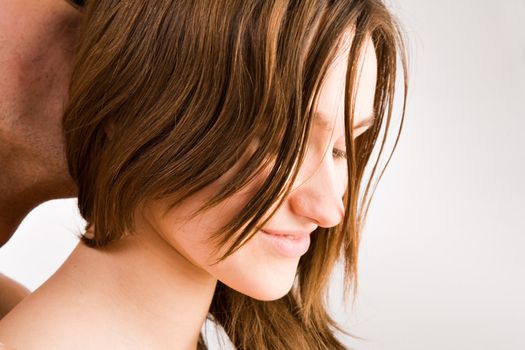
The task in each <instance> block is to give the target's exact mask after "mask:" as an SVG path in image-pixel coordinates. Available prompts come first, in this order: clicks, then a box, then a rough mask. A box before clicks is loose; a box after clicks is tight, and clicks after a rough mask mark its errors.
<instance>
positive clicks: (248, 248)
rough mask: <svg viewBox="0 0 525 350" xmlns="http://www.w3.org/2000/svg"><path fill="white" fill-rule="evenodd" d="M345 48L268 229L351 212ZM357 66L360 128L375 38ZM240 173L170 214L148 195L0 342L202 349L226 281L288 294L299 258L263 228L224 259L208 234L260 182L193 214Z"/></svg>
mask: <svg viewBox="0 0 525 350" xmlns="http://www.w3.org/2000/svg"><path fill="white" fill-rule="evenodd" d="M347 55H348V51H347V48H344V49H342V50H341V51H340V52H339V53H338V58H337V59H336V60H335V61H334V63H333V64H332V65H331V68H330V70H329V71H328V73H327V74H328V75H327V77H326V80H325V81H324V83H323V85H322V87H321V95H320V98H319V101H318V104H317V105H316V110H317V112H318V113H320V114H323V115H324V118H325V122H324V123H323V122H322V121H321V120H320V119H318V120H316V122H315V123H314V124H313V128H312V134H311V137H310V140H309V144H308V150H307V156H306V158H305V161H304V163H303V165H302V166H301V168H300V171H299V174H298V177H297V180H296V182H295V183H294V186H293V190H292V192H291V193H290V195H289V196H288V197H286V198H285V200H284V202H283V204H282V205H281V206H280V207H279V208H278V209H277V211H276V213H275V214H274V215H273V216H272V217H271V218H270V219H269V221H268V222H267V223H266V224H265V225H264V227H263V230H291V231H294V232H297V231H304V232H307V233H309V232H311V231H313V230H314V229H315V228H316V227H318V226H320V227H332V226H335V225H337V224H338V223H340V222H341V220H342V219H343V215H344V208H343V202H342V196H343V193H344V191H345V189H346V185H347V179H346V160H345V159H343V158H341V157H340V156H339V153H338V152H336V153H334V154H333V153H332V152H333V150H334V149H335V150H344V149H345V140H344V119H343V118H344V102H343V101H344V100H343V91H344V81H345V73H346V59H347ZM360 66H361V76H360V78H359V81H360V83H359V87H358V90H357V91H358V92H357V98H356V114H355V120H354V125H356V128H355V136H358V135H359V134H361V133H363V132H364V131H365V130H366V128H367V127H368V126H367V125H368V124H369V123H370V122H371V118H373V98H374V92H375V82H376V74H377V72H376V71H377V61H376V57H375V53H374V50H373V47H372V44H371V42H369V44H368V47H367V50H366V51H365V54H364V55H363V57H362V60H361V62H360ZM358 124H359V125H361V126H359V127H357V125H358ZM239 166H242V164H239ZM234 175H235V167H234V168H233V169H231V171H229V172H228V173H226V174H225V175H224V178H221V179H219V180H217V182H216V183H213V184H211V185H209V186H208V187H207V188H205V189H203V190H202V191H201V192H199V193H197V194H195V195H193V196H192V197H190V198H188V199H187V200H185V201H184V202H182V203H181V204H180V205H179V206H177V207H176V208H174V209H171V210H168V211H167V212H165V210H166V208H167V203H164V202H161V201H155V202H150V203H147V204H146V205H145V207H144V208H142V209H140V210H138V211H137V219H136V225H135V228H136V229H135V232H133V234H130V235H126V236H125V237H124V238H122V239H120V240H119V241H117V242H115V243H113V244H110V245H109V246H107V247H105V248H101V249H93V248H88V247H86V246H85V245H83V244H79V245H78V246H77V248H76V249H75V250H74V252H73V253H72V254H71V256H70V257H69V259H68V260H67V261H66V262H65V263H64V265H63V266H62V267H61V268H60V269H59V270H58V272H57V273H55V274H54V275H53V276H52V277H51V278H50V279H49V280H48V281H47V282H46V283H45V284H44V285H43V286H42V287H40V288H39V289H38V290H37V291H35V292H34V293H33V294H32V295H31V296H29V297H28V298H26V299H25V300H24V301H23V302H22V303H21V304H19V305H18V306H17V307H16V309H15V310H14V311H13V312H12V313H10V314H9V315H8V316H7V317H5V318H4V319H3V320H2V321H1V322H0V341H2V342H4V343H6V344H9V345H11V346H13V347H15V348H20V349H24V350H32V349H39V350H46V349H53V350H66V349H68V350H69V349H87V350H89V349H97V350H98V349H117V350H118V349H126V350H129V349H173V348H176V349H181V350H186V349H188V350H189V349H192V350H194V349H196V346H197V340H198V337H199V332H200V330H201V327H202V325H203V323H204V321H205V319H206V316H207V314H208V310H209V307H210V303H211V300H212V297H213V293H214V289H215V286H216V282H217V280H221V281H222V282H224V283H226V284H227V285H229V286H230V287H231V288H234V289H236V290H238V291H240V292H242V293H244V294H246V295H249V296H251V297H254V298H257V299H260V300H273V299H277V298H280V297H282V296H283V295H285V294H286V293H287V292H288V291H289V290H290V288H291V286H292V283H293V280H294V277H295V273H296V269H297V265H298V262H299V257H287V256H283V255H281V254H279V253H278V251H277V250H276V249H275V248H274V247H273V246H272V245H271V244H269V243H268V241H267V240H266V238H265V234H264V233H261V232H260V231H259V232H257V233H256V234H255V236H254V237H253V238H252V239H251V240H249V241H248V242H247V243H246V244H245V245H244V246H243V247H242V248H241V249H239V250H238V251H237V252H235V253H234V254H233V255H231V256H229V257H228V258H226V259H225V260H224V261H223V262H221V263H219V264H217V265H214V266H209V263H210V261H212V260H213V259H214V258H216V257H218V255H213V254H212V252H213V251H212V245H211V243H209V242H206V238H208V237H209V235H210V233H211V232H213V230H214V229H216V228H217V227H220V226H221V225H222V224H223V223H224V222H226V221H228V220H230V219H231V218H232V216H233V215H234V214H235V213H236V212H237V211H238V210H241V208H242V205H243V203H244V202H245V201H246V199H247V196H249V195H250V193H252V191H253V187H252V188H247V189H246V190H245V191H243V192H241V193H239V194H236V195H234V196H233V197H232V198H229V199H228V200H226V201H225V202H224V203H221V204H220V205H218V206H216V207H214V208H211V209H209V210H207V211H205V212H203V213H202V214H201V215H199V216H198V217H196V218H194V219H191V220H185V217H186V215H187V214H188V213H189V212H191V211H192V210H193V209H195V208H198V207H200V206H201V205H202V204H203V203H204V201H205V199H206V198H208V197H209V196H210V195H211V194H212V193H215V191H216V190H217V188H218V186H220V184H221V182H222V181H224V180H226V179H227V178H228V177H229V176H234ZM253 186H256V184H255V183H254V184H253ZM162 213H165V215H162ZM29 335H30V336H29Z"/></svg>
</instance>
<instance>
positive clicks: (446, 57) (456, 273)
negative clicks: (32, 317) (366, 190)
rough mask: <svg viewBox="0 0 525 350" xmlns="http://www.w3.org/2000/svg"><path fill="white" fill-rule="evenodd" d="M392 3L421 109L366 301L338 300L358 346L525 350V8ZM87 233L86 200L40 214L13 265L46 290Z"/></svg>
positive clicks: (367, 277)
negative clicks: (79, 209) (348, 303)
mask: <svg viewBox="0 0 525 350" xmlns="http://www.w3.org/2000/svg"><path fill="white" fill-rule="evenodd" d="M392 7H393V10H394V12H395V13H397V15H398V16H399V17H400V18H401V22H402V23H403V26H404V28H405V32H406V33H407V36H408V38H409V47H410V56H411V72H410V73H411V86H410V98H409V106H408V115H407V120H406V124H405V127H404V131H403V136H402V139H401V143H400V145H399V147H398V149H397V152H396V155H395V156H394V159H393V161H392V163H391V164H390V166H389V168H388V170H387V172H386V174H385V176H384V177H383V180H382V182H381V183H380V186H379V188H378V191H377V192H376V196H375V199H374V203H373V205H372V208H371V210H370V213H369V218H368V224H367V228H366V232H365V234H364V237H363V240H362V245H361V255H360V260H359V261H360V288H359V294H358V296H357V300H356V304H355V307H354V308H352V307H347V312H346V313H344V310H343V308H342V307H339V306H338V305H337V301H336V300H335V299H334V300H333V303H334V305H335V306H334V314H335V316H336V318H337V319H338V320H339V321H341V322H343V323H344V324H345V325H346V326H347V327H348V328H349V329H350V330H351V332H352V333H353V334H356V335H359V336H361V337H364V338H366V339H367V340H366V341H363V340H355V339H350V340H348V341H347V342H348V344H349V345H351V346H352V347H353V348H355V349H361V350H375V349H377V350H384V349H389V350H411V349H414V350H421V349H424V350H444V349H446V350H456V349H457V350H470V349H472V350H474V349H475V350H485V349H486V350H494V349H498V350H522V349H525V301H524V298H525V254H524V253H523V251H524V249H525V225H524V223H523V222H522V220H523V219H524V217H525V204H524V203H523V200H524V199H523V198H524V197H525V185H524V179H525V107H524V105H523V104H524V102H525V1H524V0H503V1H487V0H482V1H479V0H478V1H474V0H456V1H453V0H441V1H428V0H427V1H421V0H419V1H417V0H397V1H393V2H392ZM82 225H83V224H82V221H81V220H80V218H79V217H78V216H77V214H76V209H75V206H74V200H66V201H53V202H49V203H46V204H44V205H42V206H40V207H39V208H37V209H36V210H35V211H33V212H32V213H31V214H30V216H29V217H28V218H27V219H26V220H25V221H24V222H23V224H22V225H21V227H20V228H19V232H18V233H17V234H16V235H15V237H14V238H13V239H12V240H11V241H10V242H9V243H8V244H7V245H6V246H5V247H4V248H2V249H1V251H0V271H2V272H3V273H5V274H7V275H9V276H11V277H13V278H15V279H17V280H18V281H20V282H22V283H23V284H25V285H26V286H28V287H29V288H31V289H34V288H36V287H37V286H38V285H40V283H42V282H43V281H44V280H45V279H46V278H47V277H48V276H49V275H50V274H51V273H53V271H54V270H55V269H56V268H57V267H58V266H59V265H60V263H61V262H62V261H63V260H64V259H65V258H66V257H67V255H68V254H69V252H70V251H71V249H72V248H73V247H74V245H75V243H76V235H77V234H78V233H79V232H81V230H82ZM334 285H335V286H336V287H338V286H339V281H338V280H337V279H335V280H334ZM336 291H337V288H336ZM334 295H338V294H337V293H334Z"/></svg>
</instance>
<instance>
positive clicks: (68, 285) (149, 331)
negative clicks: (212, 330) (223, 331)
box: [0, 232, 216, 350]
mask: <svg viewBox="0 0 525 350" xmlns="http://www.w3.org/2000/svg"><path fill="white" fill-rule="evenodd" d="M215 285H216V280H215V279H214V278H213V277H212V276H211V275H209V274H208V273H206V272H205V271H203V270H201V269H198V268H196V267H195V266H194V265H193V264H191V263H190V262H189V261H188V260H186V259H185V258H184V257H183V256H182V255H180V254H179V253H178V252H177V251H176V250H175V249H173V248H172V247H171V246H169V245H168V244H167V243H166V242H164V241H163V240H162V239H161V238H160V237H159V236H157V235H156V234H154V233H152V232H149V233H148V232H145V233H143V232H141V234H136V235H129V236H127V237H125V238H122V239H120V240H119V241H117V242H115V243H112V244H110V245H109V246H107V247H104V248H101V249H94V248H89V247H87V246H85V245H84V244H82V243H81V244H79V246H78V247H77V248H76V249H75V250H74V251H73V253H72V254H71V256H70V257H69V259H68V260H67V261H66V262H65V263H64V265H63V266H62V267H61V268H60V269H59V270H58V271H57V273H55V275H53V277H52V278H50V279H49V280H48V281H47V282H46V283H45V284H44V285H43V286H42V287H41V288H39V289H38V290H37V291H36V292H35V293H34V294H33V295H32V296H30V297H29V298H28V300H27V302H23V303H22V304H21V307H20V309H19V310H17V309H15V312H14V315H13V316H12V317H10V316H8V318H7V321H8V322H11V323H14V324H16V323H19V324H20V323H22V325H21V326H22V327H24V323H25V326H27V327H31V325H30V324H29V323H31V322H29V323H28V322H26V321H25V320H24V318H25V317H24V314H25V315H26V317H27V318H33V319H39V320H40V321H39V324H38V325H37V326H40V327H41V328H42V327H46V328H53V327H55V328H56V327H58V328H66V329H61V330H58V329H54V330H53V329H46V330H45V331H46V332H49V331H51V332H52V333H54V334H67V337H78V338H79V339H78V342H79V344H82V342H83V341H86V340H90V341H91V343H90V344H92V345H93V348H107V347H108V345H109V344H108V341H109V342H110V343H111V348H113V349H118V348H135V347H136V348H156V349H161V348H176V349H193V350H194V349H196V345H197V341H198V337H199V333H200V330H201V328H202V325H203V323H204V321H205V319H206V316H207V314H208V310H209V307H210V304H211V300H212V297H213V293H214V290H215ZM24 310H27V312H26V311H24ZM46 310H47V311H49V310H53V315H52V316H49V315H47V316H46ZM35 312H37V313H38V312H42V315H38V317H35ZM17 313H18V314H20V315H19V317H21V319H20V318H19V319H18V320H17ZM46 317H47V318H51V319H49V320H47V321H50V323H48V325H43V323H45V322H46ZM57 319H58V320H57ZM17 321H18V322H17ZM57 321H58V322H57ZM2 325H3V323H0V336H2V335H3V334H2ZM49 325H51V326H49ZM52 325H55V326H52ZM42 331H44V330H42ZM93 335H96V337H93ZM81 337H88V339H80V338H81ZM0 339H2V340H3V341H4V342H7V343H8V344H10V345H11V346H19V347H20V348H25V347H23V346H22V345H23V344H16V343H14V342H13V341H11V340H10V338H9V337H6V336H4V337H3V338H0ZM95 339H102V340H104V343H102V344H98V345H96V346H95V344H94V340H95ZM110 339H111V340H110ZM74 343H76V341H74V339H70V340H68V346H71V345H73V344H74ZM130 345H133V346H132V347H130ZM90 346H91V345H90ZM55 348H57V349H61V347H60V346H58V344H57V346H56V347H55ZM82 348H86V347H85V345H84V346H83V347H82Z"/></svg>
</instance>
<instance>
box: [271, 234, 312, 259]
mask: <svg viewBox="0 0 525 350" xmlns="http://www.w3.org/2000/svg"><path fill="white" fill-rule="evenodd" d="M261 233H262V234H263V235H262V237H263V238H264V239H265V241H267V242H268V243H269V244H270V245H271V246H272V247H273V248H274V249H275V250H276V251H277V252H278V253H279V254H280V255H283V256H285V257H288V258H298V257H300V256H301V255H303V254H305V253H306V252H307V251H308V248H309V247H310V232H298V231H268V230H261Z"/></svg>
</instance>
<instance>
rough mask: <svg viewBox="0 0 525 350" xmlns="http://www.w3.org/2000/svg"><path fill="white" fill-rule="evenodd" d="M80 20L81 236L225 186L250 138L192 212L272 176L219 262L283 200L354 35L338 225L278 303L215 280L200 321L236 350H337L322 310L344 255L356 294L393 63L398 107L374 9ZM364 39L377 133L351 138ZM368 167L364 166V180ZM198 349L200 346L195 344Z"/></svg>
mask: <svg viewBox="0 0 525 350" xmlns="http://www.w3.org/2000/svg"><path fill="white" fill-rule="evenodd" d="M84 15H85V23H84V27H83V34H82V38H81V41H80V47H79V54H78V62H77V64H76V67H75V69H74V72H73V75H72V81H71V87H70V101H69V104H68V106H67V109H66V113H65V117H64V130H65V140H66V150H67V158H68V162H69V169H70V172H71V175H72V177H73V179H74V180H75V181H76V183H77V185H78V189H79V196H78V205H79V208H80V212H81V214H82V215H83V217H84V218H85V219H86V220H87V222H88V226H91V227H94V228H95V230H94V237H90V238H88V237H86V236H84V237H83V241H84V242H85V243H86V244H88V245H90V246H102V245H105V244H107V243H109V242H111V241H113V240H116V239H118V238H119V237H120V236H121V235H122V234H124V233H125V232H132V231H133V222H134V218H133V213H134V211H135V209H136V208H138V207H139V206H140V205H141V203H143V202H144V201H145V200H148V199H155V198H166V197H168V196H169V198H173V205H176V204H177V203H178V202H180V201H182V200H184V199H185V198H187V197H189V196H191V195H192V194H194V193H195V192H196V191H198V190H200V189H202V188H203V187H205V186H207V185H208V184H210V183H211V182H213V181H215V180H217V179H218V178H219V177H220V176H222V175H223V174H224V173H225V172H226V171H227V170H228V169H230V168H231V167H232V166H233V165H234V164H235V163H236V162H237V161H238V160H239V159H240V157H241V156H242V155H243V154H244V153H245V151H246V149H247V147H248V145H250V144H252V142H253V141H254V140H257V141H258V143H257V144H258V147H257V149H256V150H255V152H254V153H253V154H252V155H251V156H250V158H249V160H248V161H247V163H246V165H245V166H244V167H243V169H242V170H240V172H239V173H238V174H237V176H236V177H235V178H234V179H233V180H232V181H231V182H230V183H228V184H226V185H225V186H224V187H223V188H222V190H221V191H220V192H219V193H218V194H217V195H216V196H214V197H213V198H210V200H209V202H208V204H207V205H206V206H205V207H204V208H202V209H201V210H205V209H207V208H209V207H211V206H214V205H215V204H217V203H219V202H221V201H222V200H223V199H225V198H227V197H229V196H231V195H232V194H234V193H236V192H237V191H239V190H240V189H241V188H243V186H245V185H246V184H247V183H249V182H250V181H251V180H252V179H253V177H254V175H255V174H257V173H258V172H259V171H260V170H261V169H262V168H264V167H267V166H270V169H271V171H270V174H269V176H268V178H267V179H266V181H265V182H264V183H263V184H262V185H261V186H260V188H259V189H258V192H257V194H256V195H254V196H253V198H252V199H251V200H250V202H249V203H248V204H247V205H246V207H245V210H243V211H242V212H240V213H238V215H237V216H236V217H235V218H234V219H233V220H232V221H231V222H230V223H229V224H228V225H227V226H226V227H224V228H223V230H221V231H220V232H217V234H216V236H214V237H213V238H214V239H216V242H217V245H218V246H221V245H223V244H226V243H227V242H231V240H232V239H233V243H229V244H231V245H230V246H229V249H228V251H227V253H226V254H225V255H224V256H223V257H222V258H225V257H227V256H228V255H230V254H232V253H233V252H235V251H236V250H237V249H238V248H239V247H240V246H241V245H242V242H243V241H245V239H246V238H247V237H250V236H251V235H253V234H254V232H255V228H256V227H258V226H259V225H261V221H263V218H264V217H266V214H268V211H269V210H270V207H271V206H272V204H274V202H276V201H277V198H281V199H282V198H284V197H285V196H286V195H287V193H289V191H290V187H291V185H292V183H293V180H294V179H295V176H296V174H297V170H298V168H299V167H298V165H300V164H301V162H302V159H303V157H304V153H305V148H306V144H307V141H308V136H309V130H310V124H311V120H312V114H313V111H312V106H313V103H312V102H313V101H315V100H316V98H317V95H318V93H319V88H320V85H321V82H322V81H323V77H324V75H325V73H326V70H327V67H328V66H329V64H330V63H331V62H332V60H333V58H334V57H333V56H334V54H335V52H336V48H337V47H338V45H341V43H342V38H343V36H344V34H345V32H346V33H347V32H348V31H349V30H351V31H352V33H353V36H352V42H351V47H350V55H349V59H348V72H347V77H346V90H347V93H346V98H345V135H346V147H347V153H348V178H349V183H348V189H347V193H346V195H345V218H344V221H343V223H342V224H340V225H338V226H337V227H334V228H330V229H322V228H319V229H318V233H319V234H314V235H312V246H311V248H310V250H309V251H308V253H307V254H306V255H304V256H303V257H302V258H301V259H300V262H299V268H298V273H297V278H296V283H295V284H294V287H293V288H292V290H291V291H290V292H289V293H288V294H287V295H286V296H285V297H283V298H281V299H279V300H275V301H270V302H263V301H258V300H254V299H252V298H249V297H247V296H245V295H242V294H240V293H238V292H236V291H234V290H232V289H231V288H229V287H227V286H226V285H224V284H222V283H221V282H220V281H219V282H218V284H217V288H216V291H215V295H214V298H213V301H212V304H211V308H210V318H211V319H212V320H213V321H214V322H216V323H217V324H219V325H221V326H222V327H224V330H225V331H226V333H227V334H228V336H229V338H230V339H231V341H232V342H233V344H234V345H235V346H236V348H237V349H344V346H343V345H342V344H341V343H340V341H338V340H337V339H336V337H335V335H334V331H335V330H339V331H342V332H344V330H343V329H341V328H339V326H338V325H337V324H336V322H335V321H334V320H332V319H331V317H330V316H329V315H328V313H327V310H326V307H327V305H326V302H327V301H326V297H327V285H328V282H329V278H330V273H331V271H332V269H333V267H334V265H335V263H336V261H337V259H338V258H343V259H344V262H345V281H346V284H345V292H348V289H349V287H350V286H351V285H353V286H354V291H355V288H356V286H357V283H356V282H357V252H358V243H359V237H360V231H361V229H362V224H363V222H364V218H365V216H366V212H367V210H368V207H369V204H370V199H371V197H372V194H373V189H374V188H375V185H376V184H377V182H374V183H373V179H374V178H377V180H379V178H380V177H381V174H382V172H381V173H380V174H379V176H374V175H376V174H377V171H376V170H377V166H378V161H379V157H380V156H381V154H382V153H383V148H384V145H385V138H383V142H382V143H381V146H380V150H379V153H378V158H377V159H376V160H375V162H369V160H370V159H371V155H372V151H373V149H375V147H374V146H375V144H376V143H377V140H378V139H379V135H380V133H381V132H380V131H381V129H384V132H385V135H386V132H387V131H388V129H389V125H390V120H391V115H392V102H393V96H394V89H395V82H396V67H397V65H398V63H397V62H398V61H399V57H401V62H402V67H403V69H404V70H403V72H404V73H405V74H404V84H405V101H406V84H407V78H406V62H405V54H404V52H405V51H404V48H403V44H402V40H401V38H400V32H399V30H398V29H397V26H396V24H395V22H394V20H393V19H392V17H391V15H390V14H389V12H388V11H387V10H386V8H385V6H384V5H383V4H382V2H381V1H379V0H331V1H321V0H301V1H293V0H288V1H287V0H275V1H271V0H259V1H257V0H214V1H184V0H181V1H173V0H158V1H154V2H153V1H111V0H94V1H90V2H88V4H87V7H86V12H85V14H84ZM367 38H371V39H372V41H373V43H374V47H375V51H376V55H377V59H378V78H377V88H376V94H375V101H374V111H375V123H374V126H373V127H372V128H371V129H369V130H368V131H367V132H365V133H364V134H363V135H362V136H360V137H359V138H358V139H357V140H355V141H354V140H353V134H352V127H351V126H352V125H353V100H354V96H353V92H355V85H356V78H357V76H358V74H357V71H356V70H357V62H358V61H359V58H360V55H361V54H362V51H363V47H364V44H365V40H366V39H367ZM403 114H404V110H403ZM402 120H403V117H402V119H401V124H400V127H399V130H398V133H397V137H396V142H395V145H396V144H397V140H398V138H399V132H400V131H401V126H402ZM382 126H385V128H382ZM108 130H111V132H110V134H111V135H110V136H109V137H108V132H107V131H108ZM395 145H394V149H395ZM392 151H393V150H392ZM269 155H271V157H270V156H269ZM390 157H391V154H390ZM390 157H389V158H388V160H389V159H390ZM368 163H372V170H371V172H370V177H369V179H368V181H367V182H366V184H364V183H363V181H362V180H363V176H364V173H365V166H366V165H367V164H368ZM387 163H388V162H387ZM383 171H384V169H383ZM139 189H140V190H139ZM200 346H201V348H205V345H204V341H203V339H202V337H201V341H200Z"/></svg>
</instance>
